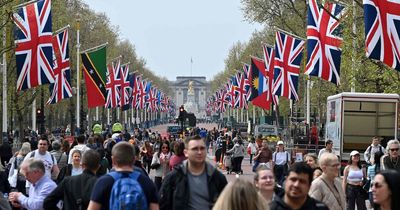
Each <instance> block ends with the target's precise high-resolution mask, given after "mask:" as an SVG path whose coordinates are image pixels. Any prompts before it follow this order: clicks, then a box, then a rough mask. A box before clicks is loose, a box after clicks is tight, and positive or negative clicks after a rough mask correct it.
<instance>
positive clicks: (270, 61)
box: [262, 44, 279, 105]
mask: <svg viewBox="0 0 400 210" xmlns="http://www.w3.org/2000/svg"><path fill="white" fill-rule="evenodd" d="M262 46H263V53H264V62H265V71H266V74H265V78H266V79H267V85H268V94H267V100H268V101H271V99H272V103H274V104H275V105H278V104H279V99H278V96H276V95H274V94H272V91H273V89H272V86H273V84H272V83H273V80H274V57H275V53H274V49H273V48H272V47H269V46H268V45H266V44H263V45H262Z"/></svg>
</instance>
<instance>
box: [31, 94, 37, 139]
mask: <svg viewBox="0 0 400 210" xmlns="http://www.w3.org/2000/svg"><path fill="white" fill-rule="evenodd" d="M32 130H33V131H35V132H36V98H35V99H33V102H32Z"/></svg>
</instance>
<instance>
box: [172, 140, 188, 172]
mask: <svg viewBox="0 0 400 210" xmlns="http://www.w3.org/2000/svg"><path fill="white" fill-rule="evenodd" d="M184 150H185V143H183V142H182V141H176V142H174V154H173V155H172V157H171V160H170V161H169V169H170V170H172V169H173V168H174V167H175V166H177V165H179V164H181V163H182V162H183V161H184V160H186V156H185V154H184V152H183V151H184Z"/></svg>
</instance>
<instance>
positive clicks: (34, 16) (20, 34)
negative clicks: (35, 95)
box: [13, 0, 54, 91]
mask: <svg viewBox="0 0 400 210" xmlns="http://www.w3.org/2000/svg"><path fill="white" fill-rule="evenodd" d="M13 20H14V23H15V25H17V27H16V30H15V44H16V48H15V57H16V59H15V60H16V67H17V90H18V91H20V90H25V89H29V88H34V87H37V86H39V85H43V84H51V83H54V73H53V46H52V39H53V38H52V26H51V24H52V23H51V0H42V1H38V2H35V3H31V4H28V5H26V6H24V7H21V8H19V9H17V11H16V12H15V13H14V14H13Z"/></svg>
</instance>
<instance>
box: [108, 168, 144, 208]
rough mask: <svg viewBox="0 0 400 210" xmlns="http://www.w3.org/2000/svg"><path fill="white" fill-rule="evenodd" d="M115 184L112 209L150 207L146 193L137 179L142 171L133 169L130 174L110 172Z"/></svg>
mask: <svg viewBox="0 0 400 210" xmlns="http://www.w3.org/2000/svg"><path fill="white" fill-rule="evenodd" d="M109 175H110V176H111V177H113V178H114V181H115V182H114V184H113V186H112V189H111V195H110V206H109V207H110V209H124V210H134V209H135V210H136V209H148V206H147V199H146V195H145V194H144V191H143V189H142V187H141V186H140V184H139V182H138V181H137V180H138V178H139V176H140V173H139V172H137V171H133V172H132V173H130V174H129V175H127V174H123V173H120V172H115V171H114V172H110V173H109Z"/></svg>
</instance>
